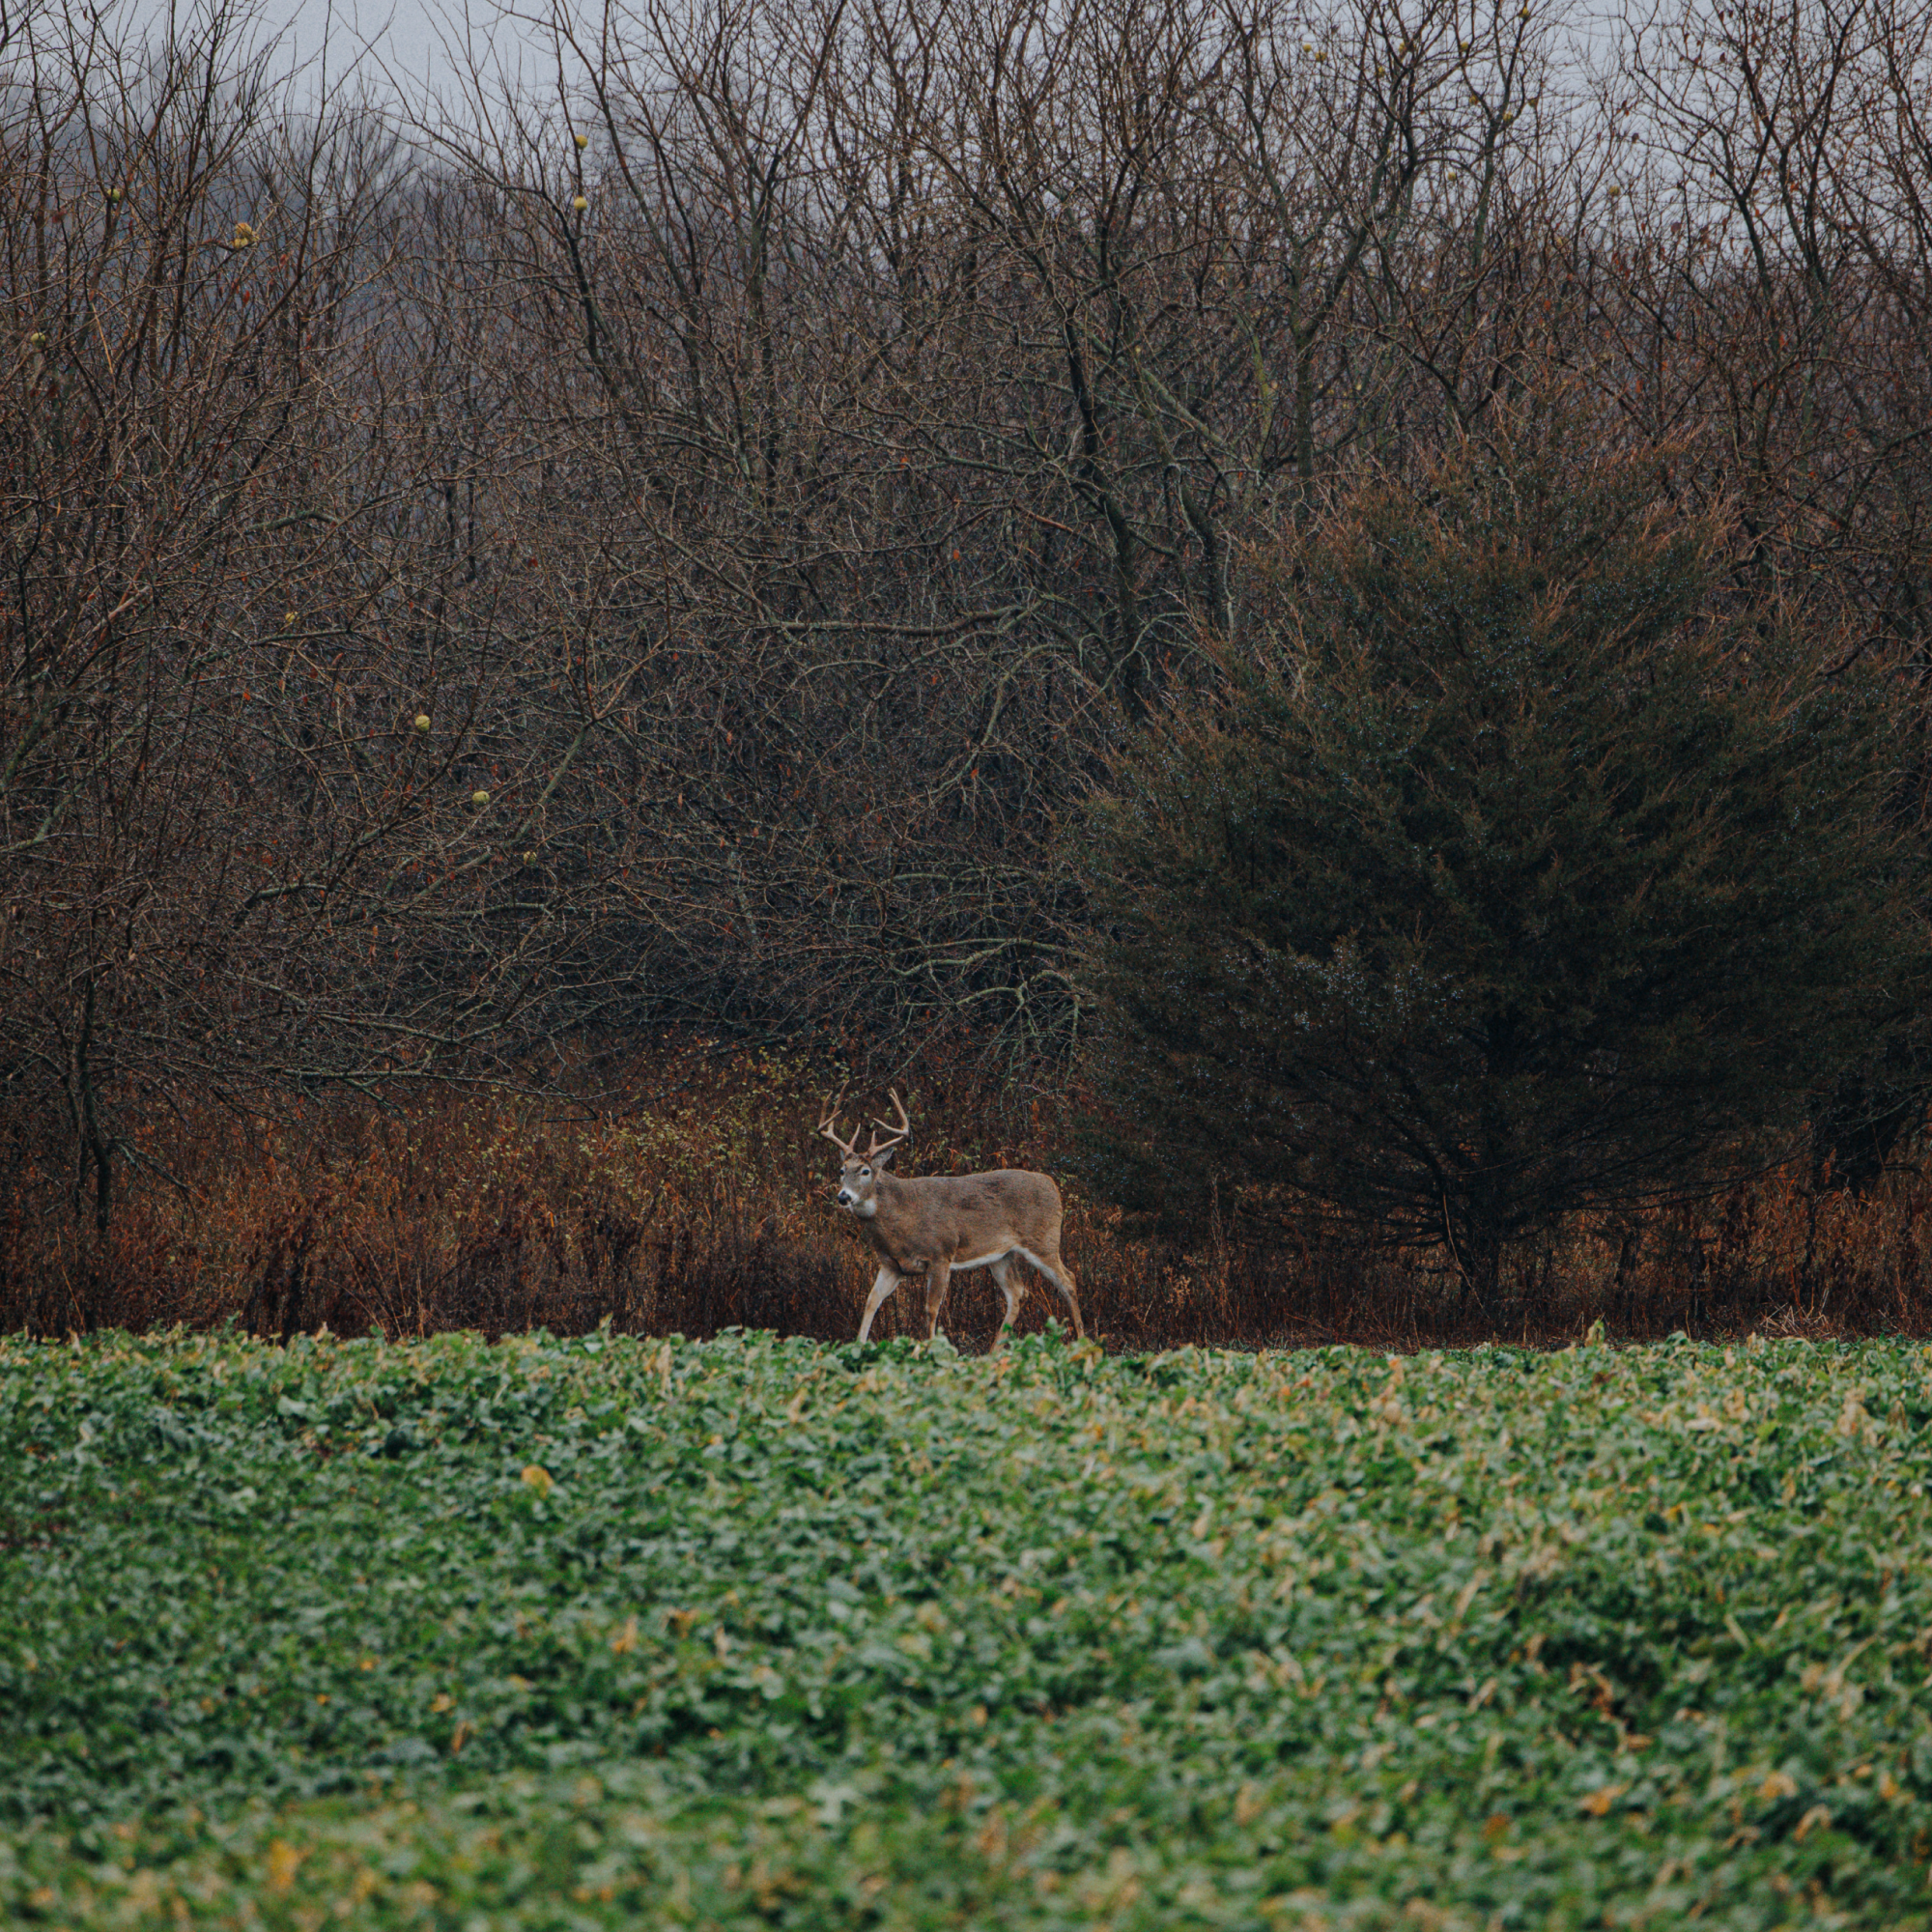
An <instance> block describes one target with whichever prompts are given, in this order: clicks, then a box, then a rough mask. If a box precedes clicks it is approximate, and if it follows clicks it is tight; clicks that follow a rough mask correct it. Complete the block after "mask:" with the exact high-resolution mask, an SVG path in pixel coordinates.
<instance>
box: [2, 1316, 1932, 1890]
mask: <svg viewBox="0 0 1932 1932" xmlns="http://www.w3.org/2000/svg"><path fill="white" fill-rule="evenodd" d="M1928 1421H1932V1351H1928V1350H1925V1349H1923V1348H1921V1347H1918V1346H1916V1345H1903V1344H1889V1343H1874V1344H1868V1345H1861V1346H1858V1347H1848V1348H1838V1347H1825V1348H1814V1347H1810V1346H1806V1345H1802V1344H1796V1343H1791V1344H1767V1345H1759V1346H1755V1347H1752V1348H1749V1349H1744V1350H1716V1349H1709V1348H1701V1347H1696V1346H1692V1345H1690V1344H1686V1343H1678V1344H1674V1345H1670V1346H1666V1347H1663V1348H1660V1349H1656V1350H1629V1351H1613V1350H1605V1349H1601V1348H1589V1349H1579V1350H1573V1351H1571V1352H1569V1353H1567V1354H1559V1355H1548V1356H1539V1355H1531V1354H1528V1353H1526V1352H1523V1351H1520V1350H1479V1351H1476V1352H1474V1353H1471V1354H1467V1355H1463V1356H1448V1355H1423V1356H1417V1357H1411V1358H1407V1359H1400V1358H1382V1357H1378V1356H1374V1355H1364V1354H1361V1353H1357V1352H1353V1351H1347V1350H1329V1351H1319V1352H1310V1353H1301V1354H1283V1355H1230V1354H1213V1353H1202V1352H1198V1351H1194V1350H1181V1351H1178V1352H1173V1353H1168V1354H1164V1355H1158V1356H1146V1357H1130V1358H1112V1359H1109V1358H1107V1357H1104V1356H1102V1355H1101V1354H1100V1353H1099V1352H1098V1351H1097V1350H1094V1349H1091V1348H1073V1347H1068V1346H1066V1345H1065V1344H1064V1343H1063V1342H1062V1341H1061V1340H1060V1339H1058V1338H1057V1337H1054V1336H1049V1337H1046V1338H1029V1339H1027V1340H1025V1341H1022V1342H1021V1343H1020V1344H1019V1345H1018V1346H1017V1347H1015V1348H1014V1349H1013V1350H1012V1351H1011V1352H1010V1353H1009V1354H1008V1355H1007V1356H1005V1357H1004V1358H996V1359H994V1360H991V1361H987V1360H983V1359H969V1358H962V1357H960V1356H958V1355H956V1354H955V1353H953V1352H952V1350H950V1349H948V1348H947V1347H945V1346H944V1345H943V1344H942V1345H936V1346H934V1347H933V1348H932V1349H930V1350H915V1349H913V1348H911V1347H910V1346H909V1345H906V1344H901V1343H895V1344H892V1345H889V1346H888V1347H886V1348H884V1349H872V1350H858V1349H856V1348H851V1347H840V1348H824V1347H820V1346H816V1345H811V1344H808V1343H802V1342H780V1341H775V1340H773V1339H772V1338H770V1337H764V1336H752V1335H745V1334H736V1333H734V1334H727V1335H725V1336H723V1337H721V1338H720V1339H719V1340H718V1341H716V1342H714V1343H711V1344H707V1345H704V1346H702V1347H696V1346H692V1345H687V1344H682V1343H676V1342H662V1343H660V1342H650V1341H627V1340H624V1339H621V1338H611V1337H609V1336H604V1335H595V1334H593V1335H590V1336H587V1337H584V1338H582V1339H580V1340H576V1341H569V1342H563V1341H555V1340H552V1339H550V1338H547V1337H541V1336H539V1337H533V1338H529V1339H527V1340H524V1341H516V1342H506V1343H504V1344H502V1345H501V1346H499V1347H496V1348H490V1347H486V1346H484V1345H483V1344H481V1343H480V1342H479V1341H476V1340H474V1339H472V1338H464V1337H454V1336H451V1337H442V1338H439V1339H437V1340H435V1341H433V1342H429V1343H425V1344H422V1345H419V1346H415V1347H411V1348H395V1347H390V1348H384V1347H382V1346H379V1345H374V1344H339V1343H330V1342H323V1343H321V1344H317V1343H312V1342H306V1341H298V1342H297V1343H296V1344H295V1345H294V1346H292V1347H290V1348H289V1349H287V1350H278V1349H272V1348H268V1347H263V1346H261V1345H257V1344H252V1343H246V1342H242V1341H240V1340H237V1339H233V1338H225V1337H203V1338H194V1337H186V1336H180V1335H177V1336H173V1337H163V1338H156V1339H151V1340H147V1341H140V1342H135V1341H130V1340H128V1339H127V1338H125V1337H108V1338H103V1339H101V1340H99V1341H96V1342H93V1343H90V1344H86V1345H83V1346H80V1347H76V1348H61V1347H49V1346H41V1345H25V1344H17V1343H16V1344H8V1345H0V1552H4V1554H0V1563H3V1564H4V1572H0V1580H3V1581H4V1586H5V1587H4V1590H0V1713H4V1717H3V1718H0V1794H4V1795H0V1804H4V1805H5V1807H6V1812H7V1823H6V1828H5V1831H4V1833H0V1840H4V1841H3V1842H0V1916H6V1917H8V1918H12V1919H16V1920H19V1921H21V1922H43V1923H49V1924H70V1925H73V1924H92V1923H97V1922H106V1921H108V1920H113V1921H115V1922H122V1921H124V1920H125V1921H126V1922H130V1923H152V1924H156V1925H164V1924H170V1923H174V1922H178V1921H181V1920H185V1921H186V1922H190V1923H206V1924H229V1923H235V1922H240V1921H241V1919H243V1918H248V1919H250V1921H251V1922H258V1923H264V1924H269V1925H276V1926H280V1925H288V1926H296V1925H302V1924H309V1923H315V1922H318V1920H319V1919H320V1918H322V1917H326V1916H327V1915H329V1914H332V1913H340V1914H342V1915H344V1916H346V1917H350V1918H354V1919H355V1922H357V1923H368V1924H398V1925H401V1924H448V1925H461V1924H464V1923H467V1922H469V1918H471V1917H472V1916H473V1915H475V1914H478V1913H480V1914H482V1915H484V1916H485V1917H486V1918H487V1919H488V1920H489V1922H490V1923H492V1924H500V1925H510V1926H517V1927H524V1926H551V1925H558V1926H561V1925H580V1924H599V1923H610V1924H620V1923H635V1922H639V1918H643V1919H647V1920H648V1921H650V1922H656V1923H668V1924H677V1923H692V1924H699V1923H705V1924H719V1925H729V1924H743V1925H753V1924H770V1923H778V1924H793V1925H800V1926H806V1925H827V1924H850V1925H867V1924H871V1925H893V1926H899V1925H907V1926H914V1925H920V1926H923V1925H935V1926H936V1925H939V1924H941V1923H947V1924H957V1923H961V1922H975V1923H986V1922H999V1923H1005V1924H1011V1925H1016V1926H1028V1927H1033V1926H1039V1927H1049V1926H1053V1927H1057V1926H1063V1925H1065V1926H1069V1927H1071V1926H1076V1925H1079V1926H1088V1925H1092V1924H1094V1923H1096V1922H1099V1921H1101V1920H1104V1921H1106V1922H1107V1923H1109V1924H1113V1925H1117V1926H1149V1927H1152V1926H1161V1927H1169V1926H1176V1925H1201V1926H1210V1925H1248V1924H1268V1923H1272V1922H1282V1923H1286V1924H1291V1925H1299V1924H1314V1925H1325V1924H1331V1923H1332V1924H1338V1925H1339V1924H1345V1923H1346V1924H1348V1925H1350V1926H1362V1925H1372V1926H1376V1925H1388V1926H1391V1927H1392V1926H1395V1925H1397V1924H1399V1923H1400V1924H1409V1923H1413V1922H1415V1920H1416V1917H1417V1915H1418V1914H1420V1915H1421V1916H1422V1917H1423V1918H1429V1922H1432V1923H1437V1924H1440V1925H1443V1926H1457V1927H1461V1926H1469V1927H1472V1928H1473V1927H1477V1926H1487V1925H1490V1924H1492V1923H1497V1922H1500V1923H1502V1924H1505V1925H1509V1924H1536V1925H1539V1926H1542V1925H1555V1926H1579V1927H1580V1926H1585V1925H1598V1924H1629V1923H1636V1922H1656V1923H1667V1922H1674V1921H1676V1920H1679V1919H1681V1918H1684V1917H1686V1916H1688V1915H1689V1914H1690V1913H1691V1912H1692V1911H1693V1909H1694V1910H1696V1911H1697V1912H1698V1913H1699V1914H1700V1915H1701V1918H1702V1919H1703V1920H1704V1922H1707V1923H1711V1924H1716V1925H1723V1926H1737V1927H1747V1926H1748V1927H1756V1926H1762V1925H1771V1924H1777V1923H1783V1922H1797V1921H1798V1920H1800V1919H1804V1920H1806V1921H1807V1922H1808V1921H1809V1920H1810V1919H1811V1918H1813V1917H1814V1916H1815V1915H1816V1914H1818V1913H1828V1914H1829V1913H1837V1914H1839V1915H1842V1916H1841V1918H1839V1919H1838V1921H1837V1922H1840V1923H1845V1924H1859V1925H1881V1924H1885V1925H1891V1924H1896V1925H1905V1924H1912V1923H1919V1922H1922V1920H1923V1912H1924V1905H1923V1899H1924V1895H1925V1894H1924V1889H1923V1888H1924V1869H1923V1852H1922V1850H1921V1849H1919V1848H1921V1847H1922V1846H1923V1845H1924V1843H1925V1842H1926V1837H1927V1834H1928V1833H1932V1718H1928V1716H1927V1709H1928V1705H1927V1700H1926V1698H1925V1695H1924V1691H1925V1680H1926V1675H1927V1655H1926V1645H1925V1635H1924V1633H1925V1632H1926V1631H1927V1629H1928V1628H1932V1579H1928V1577H1927V1576H1926V1572H1925V1568H1924V1565H1923V1562H1922V1550H1923V1548H1924V1542H1925V1537H1926V1534H1927V1530H1928V1527H1932V1524H1928V1516H1927V1507H1926V1501H1925V1487H1926V1483H1927V1481H1928V1479H1932V1449H1928V1447H1927V1438H1926V1435H1925V1425H1926V1424H1927V1422H1928ZM1432 1914H1433V1915H1435V1916H1434V1917H1433V1918H1431V1917H1430V1915H1432ZM1405 1915H1407V1916H1406V1917H1405Z"/></svg>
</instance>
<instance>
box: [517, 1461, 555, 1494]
mask: <svg viewBox="0 0 1932 1932" xmlns="http://www.w3.org/2000/svg"><path fill="white" fill-rule="evenodd" d="M524 1481H525V1483H526V1485H527V1486H528V1487H529V1488H530V1489H533V1490H534V1491H535V1492H537V1494H538V1495H540V1496H547V1495H549V1494H550V1492H551V1491H552V1490H554V1488H555V1487H556V1479H555V1478H554V1476H553V1475H552V1474H551V1472H550V1471H549V1470H548V1469H546V1468H545V1467H544V1466H543V1464H542V1463H525V1464H524Z"/></svg>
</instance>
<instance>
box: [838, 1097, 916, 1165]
mask: <svg viewBox="0 0 1932 1932" xmlns="http://www.w3.org/2000/svg"><path fill="white" fill-rule="evenodd" d="M890 1091H891V1093H892V1096H893V1105H894V1106H895V1107H896V1108H897V1109H898V1115H899V1123H898V1125H897V1126H896V1127H895V1126H894V1125H893V1124H892V1123H891V1122H889V1121H881V1120H879V1118H878V1116H877V1115H876V1114H875V1115H873V1117H872V1118H873V1120H874V1122H876V1123H877V1124H878V1125H879V1126H882V1127H884V1128H885V1130H886V1135H887V1138H886V1139H884V1140H881V1139H880V1138H879V1137H878V1135H877V1134H874V1135H873V1136H872V1145H871V1146H870V1147H868V1148H867V1150H866V1158H867V1160H875V1159H877V1158H878V1156H879V1155H880V1154H882V1153H884V1152H885V1151H886V1150H887V1149H888V1148H889V1147H897V1146H898V1144H899V1143H900V1142H901V1141H902V1140H904V1139H905V1138H906V1137H907V1135H909V1134H910V1133H911V1132H912V1122H911V1120H910V1119H909V1118H908V1116H907V1114H906V1110H905V1102H904V1101H903V1100H901V1099H900V1098H899V1090H898V1089H897V1088H896V1087H895V1088H892V1089H891V1090H890ZM852 1138H853V1139H854V1140H855V1141H856V1140H857V1139H858V1138H859V1136H858V1135H857V1134H856V1133H855V1134H854V1135H853V1136H852Z"/></svg>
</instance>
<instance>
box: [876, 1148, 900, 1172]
mask: <svg viewBox="0 0 1932 1932" xmlns="http://www.w3.org/2000/svg"><path fill="white" fill-rule="evenodd" d="M897 1152H898V1149H897V1148H895V1147H889V1148H887V1149H886V1150H885V1151H884V1152H883V1153H879V1154H875V1155H874V1156H873V1157H872V1165H873V1166H874V1167H876V1168H880V1169H884V1168H888V1167H890V1166H892V1164H893V1156H894V1154H895V1153H897Z"/></svg>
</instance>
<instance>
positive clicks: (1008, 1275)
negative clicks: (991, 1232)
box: [986, 1255, 1020, 1355]
mask: <svg viewBox="0 0 1932 1932" xmlns="http://www.w3.org/2000/svg"><path fill="white" fill-rule="evenodd" d="M987 1273H989V1274H990V1275H991V1276H992V1277H993V1285H994V1286H995V1287H996V1288H997V1289H998V1290H999V1291H1000V1293H1002V1294H1004V1295H1005V1296H1006V1297H1007V1312H1006V1314H1005V1316H1004V1317H1003V1318H1002V1319H1001V1321H1000V1325H999V1328H998V1329H997V1331H996V1332H995V1333H994V1336H993V1344H992V1348H990V1349H988V1350H986V1352H987V1354H989V1355H990V1354H991V1353H992V1352H993V1350H994V1349H997V1348H998V1347H999V1346H1000V1344H1001V1343H1002V1342H1004V1341H1005V1340H1006V1339H1007V1330H1008V1329H1009V1328H1010V1327H1011V1326H1012V1325H1013V1320H1014V1318H1015V1317H1016V1316H1017V1315H1018V1314H1019V1312H1020V1291H1019V1290H1018V1289H1017V1288H1015V1287H1014V1286H1013V1258H1012V1256H1011V1255H1002V1256H1001V1257H1000V1259H999V1260H998V1261H996V1262H995V1263H994V1264H992V1266H991V1267H990V1268H988V1269H987Z"/></svg>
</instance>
